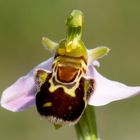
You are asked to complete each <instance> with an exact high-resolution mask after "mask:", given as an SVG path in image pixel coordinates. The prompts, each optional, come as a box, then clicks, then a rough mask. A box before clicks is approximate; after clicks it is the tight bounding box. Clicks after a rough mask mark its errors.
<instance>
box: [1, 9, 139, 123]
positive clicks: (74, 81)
mask: <svg viewBox="0 0 140 140" xmlns="http://www.w3.org/2000/svg"><path fill="white" fill-rule="evenodd" d="M66 25H67V26H68V31H67V36H66V38H65V39H63V40H61V41H60V42H59V43H56V42H53V41H51V40H50V39H48V38H46V37H44V38H43V39H42V43H43V45H44V46H45V47H46V48H47V49H48V50H49V51H50V52H52V54H53V56H52V58H50V59H48V60H46V61H44V62H42V63H41V64H39V65H37V66H36V67H35V68H33V70H31V71H30V72H29V73H28V74H27V75H25V76H23V77H21V78H19V79H18V80H17V81H16V82H15V83H14V84H13V85H11V86H10V87H8V88H7V89H6V90H4V92H3V94H2V97H1V106H2V107H4V108H6V109H8V110H10V111H13V112H17V111H23V110H25V109H27V108H29V107H32V106H36V108H37V111H38V112H39V114H40V115H41V116H42V117H45V118H46V119H48V120H50V121H51V122H53V123H54V124H59V125H62V124H75V123H76V122H77V121H78V120H79V119H80V117H81V115H82V113H83V112H84V110H85V108H86V106H87V104H89V105H94V106H100V105H105V104H108V103H110V102H112V101H116V100H121V99H125V98H128V97H131V96H134V95H137V94H138V93H139V92H140V86H135V87H130V86H127V85H124V84H122V83H119V82H116V81H111V80H109V79H107V78H105V77H103V76H102V75H101V74H99V73H98V72H97V70H96V69H95V67H94V65H97V64H98V65H99V62H98V59H99V58H101V57H103V56H104V55H106V54H107V53H108V52H109V49H108V48H107V47H97V48H94V49H87V48H86V47H85V45H84V43H83V41H82V40H81V36H82V30H83V14H82V12H81V11H78V10H74V11H72V13H71V14H70V16H69V17H68V18H67V20H66Z"/></svg>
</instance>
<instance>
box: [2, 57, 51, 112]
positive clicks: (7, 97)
mask: <svg viewBox="0 0 140 140" xmlns="http://www.w3.org/2000/svg"><path fill="white" fill-rule="evenodd" d="M52 61H53V58H50V59H49V60H46V61H44V62H42V63H41V64H39V65H38V66H36V67H35V68H34V69H33V70H31V71H30V72H29V73H28V74H27V75H25V76H23V77H21V78H19V79H18V80H17V81H16V82H15V83H14V84H12V85H11V86H10V87H8V88H7V89H6V90H4V91H3V93H2V97H1V106H2V107H4V108H5V109H7V110H10V111H13V112H16V111H23V110H25V109H27V108H29V107H32V106H34V105H35V93H36V92H37V85H36V84H35V79H34V71H35V69H38V68H44V69H46V70H48V71H51V69H52V68H51V66H52Z"/></svg>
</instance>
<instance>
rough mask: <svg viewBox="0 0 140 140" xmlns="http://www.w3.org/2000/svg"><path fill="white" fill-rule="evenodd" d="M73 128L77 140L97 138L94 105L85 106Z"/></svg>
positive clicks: (96, 139)
mask: <svg viewBox="0 0 140 140" xmlns="http://www.w3.org/2000/svg"><path fill="white" fill-rule="evenodd" d="M75 129H76V133H77V137H78V140H98V138H97V127H96V118H95V112H94V107H91V106H87V108H86V110H85V112H84V113H83V115H82V118H81V119H80V121H79V122H78V123H77V124H76V125H75Z"/></svg>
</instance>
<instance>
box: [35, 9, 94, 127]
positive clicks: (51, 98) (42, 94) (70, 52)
mask: <svg viewBox="0 0 140 140" xmlns="http://www.w3.org/2000/svg"><path fill="white" fill-rule="evenodd" d="M77 19H78V20H79V22H78V23H77ZM75 23H76V24H75ZM66 24H67V25H68V35H67V37H66V39H64V40H62V41H61V42H60V43H59V44H58V45H54V47H52V46H51V47H50V48H51V50H53V51H54V50H55V56H54V61H53V64H52V72H49V71H46V70H43V69H39V70H37V71H36V83H37V85H39V90H38V92H37V94H36V106H37V110H38V112H39V113H40V115H41V116H43V117H45V118H47V119H48V120H50V121H51V122H53V123H54V124H58V125H62V124H75V123H76V122H77V121H78V120H79V119H80V117H81V115H82V113H83V111H84V109H85V107H86V106H87V102H88V99H89V97H90V94H91V92H93V85H94V80H93V79H86V78H85V75H86V72H87V63H88V59H87V55H88V52H87V50H86V47H85V46H84V43H83V42H82V41H81V33H82V25H83V15H82V12H81V11H78V10H74V11H73V12H72V13H71V15H70V16H69V17H68V18H67V21H66ZM44 41H45V38H44ZM47 43H48V42H47ZM54 44H55V43H54Z"/></svg>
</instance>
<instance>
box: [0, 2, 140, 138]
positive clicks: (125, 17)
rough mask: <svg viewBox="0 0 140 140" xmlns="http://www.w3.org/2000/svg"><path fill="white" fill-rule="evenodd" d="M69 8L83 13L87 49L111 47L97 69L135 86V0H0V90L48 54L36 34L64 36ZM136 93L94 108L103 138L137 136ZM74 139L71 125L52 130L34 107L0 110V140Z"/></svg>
mask: <svg viewBox="0 0 140 140" xmlns="http://www.w3.org/2000/svg"><path fill="white" fill-rule="evenodd" d="M73 9H80V10H82V11H83V12H84V14H85V28H84V35H83V40H84V42H85V44H86V45H87V47H88V48H93V47H96V46H99V45H105V46H108V47H110V49H111V52H110V54H109V55H108V56H107V57H106V58H104V59H102V60H101V61H100V62H101V67H100V68H99V69H98V70H99V71H100V72H101V73H102V74H103V75H105V76H106V77H108V78H110V79H114V80H118V81H121V82H124V83H126V84H129V85H140V77H139V76H140V73H139V72H140V64H139V60H140V1H139V0H71V1H66V0H58V1H57V0H40V1H38V0H28V1H27V0H24V1H23V0H22V1H21V0H0V92H1V93H2V91H3V90H4V89H5V88H6V87H8V86H9V85H10V84H12V83H13V82H14V81H15V80H16V79H17V78H18V77H20V76H21V75H24V74H26V73H27V72H28V71H29V70H30V69H31V68H32V67H34V66H35V65H37V64H38V63H40V62H41V61H43V60H45V59H47V58H48V57H50V56H51V55H50V54H49V53H48V52H47V51H45V50H44V48H42V46H41V37H42V36H48V37H50V38H51V39H54V40H56V41H59V40H60V39H62V38H64V37H65V33H66V27H65V24H64V21H65V19H66V17H67V15H68V14H69V13H70V12H71V11H72V10H73ZM139 110H140V96H137V97H134V98H131V99H127V100H124V101H119V102H114V103H111V104H109V105H107V106H103V107H96V117H97V123H98V129H99V134H100V137H101V138H102V140H138V139H140V132H139V131H140V111H139ZM19 139H20V140H40V139H41V140H76V134H75V131H74V128H73V127H67V126H65V127H63V128H61V129H60V130H58V131H56V130H55V129H54V128H53V126H52V125H51V124H50V123H49V122H47V121H45V120H40V117H39V116H38V114H37V112H36V109H35V108H32V109H29V110H27V111H25V112H20V113H12V112H8V111H7V110H4V109H2V108H0V140H19Z"/></svg>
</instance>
